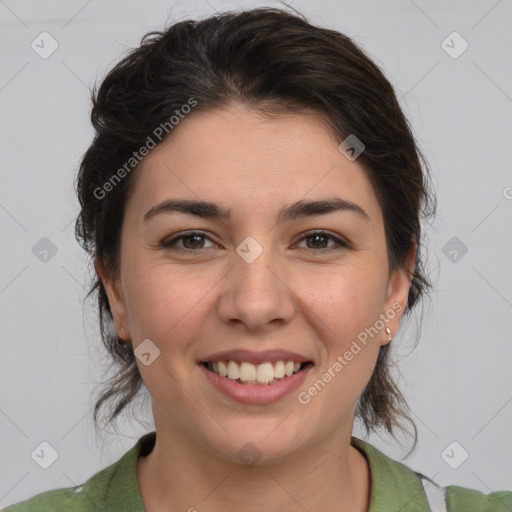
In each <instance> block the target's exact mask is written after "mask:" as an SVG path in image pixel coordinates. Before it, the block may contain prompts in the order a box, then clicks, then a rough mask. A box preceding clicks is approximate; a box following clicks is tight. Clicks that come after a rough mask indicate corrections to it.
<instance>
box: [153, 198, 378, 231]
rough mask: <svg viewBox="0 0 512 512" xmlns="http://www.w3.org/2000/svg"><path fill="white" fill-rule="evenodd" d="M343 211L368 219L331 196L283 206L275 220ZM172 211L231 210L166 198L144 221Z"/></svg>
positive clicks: (213, 213) (214, 215)
mask: <svg viewBox="0 0 512 512" xmlns="http://www.w3.org/2000/svg"><path fill="white" fill-rule="evenodd" d="M337 211H345V212H351V213H355V214H356V215H358V216H359V217H361V218H362V219H364V220H370V217H369V215H368V214H367V213H366V212H365V211H364V210H363V209H362V208H361V207H360V206H358V205H357V204H355V203H352V202H351V201H347V200H345V199H341V198H340V197H331V198H326V199H319V200H316V201H297V202H296V203H293V204H292V205H290V206H286V207H285V208H283V209H282V210H281V211H280V212H279V213H278V215H277V217H276V222H277V223H278V224H282V223H284V222H286V221H291V220H295V219H299V218H304V217H309V216H313V215H324V214H327V213H332V212H337ZM174 212H178V213H184V214H187V215H195V216H197V217H201V218H205V219H230V218H231V210H230V209H227V208H223V207H221V206H220V205H218V204H216V203H212V202H210V201H197V200H193V199H167V200H166V201H163V202H161V203H159V204H157V205H155V206H153V207H152V208H151V209H150V210H148V211H147V212H146V214H145V215H144V222H147V221H149V220H150V219H152V218H154V217H156V216H158V215H163V214H171V213H174Z"/></svg>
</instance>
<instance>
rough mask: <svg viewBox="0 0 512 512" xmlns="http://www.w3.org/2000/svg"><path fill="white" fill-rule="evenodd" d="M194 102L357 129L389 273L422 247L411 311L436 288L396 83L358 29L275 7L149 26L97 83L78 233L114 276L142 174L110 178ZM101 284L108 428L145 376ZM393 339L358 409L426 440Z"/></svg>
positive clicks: (414, 156)
mask: <svg viewBox="0 0 512 512" xmlns="http://www.w3.org/2000/svg"><path fill="white" fill-rule="evenodd" d="M191 98H193V99H194V101H196V106H195V107H194V109H193V112H195V111H199V110H203V111H204V110H211V109H214V108H218V107H222V106H225V105H227V104H228V103H230V102H232V101H238V102H241V103H242V104H245V105H247V106H249V107H251V108H255V109H258V110H260V111H262V112H263V113H267V114H268V115H271V114H272V115H278V114H279V112H285V111H287V112H294V111H295V112H300V111H301V110H305V111H311V110H313V111H316V112H318V113H320V114H321V115H322V116H324V117H326V118H327V119H328V120H329V122H330V124H331V126H332V128H333V132H334V133H335V134H337V136H339V140H340V142H341V141H342V140H344V139H345V138H346V137H347V136H348V135H350V134H352V135H355V136H356V137H357V138H358V139H360V140H361V141H362V142H363V143H364V145H365V150H364V152H363V153H362V154H361V155H360V156H359V158H358V163H359V164H360V165H361V166H363V168H364V170H365V172H366V173H367V176H368V178H369V179H370V181H371V183H372V185H373V187H374V189H375V192H376V195H377V197H378V200H379V202H380V205H381V207H382V212H383V217H384V223H385V234H386V242H387V251H388V255H389V262H390V271H394V270H397V269H403V270H404V271H407V270H406V269H405V261H406V256H407V254H408V252H409V250H410V249H411V247H412V244H414V243H415V244H417V253H416V262H415V269H414V272H413V274H412V275H411V276H410V277H411V287H410V292H409V296H408V301H407V305H406V309H405V312H406V313H409V312H410V311H411V309H412V308H413V306H414V305H415V304H416V303H417V302H418V300H419V299H420V298H421V296H422V295H423V294H424V292H425V291H426V290H427V288H428V287H429V286H430V284H429V282H428V279H427V278H426V276H425V271H424V265H423V259H422V251H421V236H420V235H421V226H420V221H421V218H422V217H423V216H426V215H429V212H431V213H433V211H434V205H433V198H432V195H431V194H430V192H429V181H428V177H429V173H428V165H427V162H426V161H425V159H424V158H423V156H422V154H421V152H420V150H419V148H418V146H417V144H416V142H415V140H414V137H413V135H412V133H411V130H410V127H409V124H408V122H407V120H406V118H405V117H404V114H403V113H402V110H401V108H400V106H399V103H398V101H397V98H396V96H395V92H394V90H393V88H392V86H391V85H390V83H389V81H388V80H387V79H386V78H385V76H384V75H383V73H382V72H381V71H380V69H379V68H378V67H377V66H376V65H375V64H374V63H373V62H372V60H370V59H369V58H368V57H367V56H366V55H365V53H364V52H363V51H362V50H361V49H360V48H359V47H358V46H357V45H356V44H355V43H354V42H353V41H352V40H351V39H350V38H348V37H347V36H345V35H343V34H341V33H339V32H337V31H334V30H328V29H325V28H320V27H317V26H313V25H311V24H310V23H308V22H307V20H306V19H305V18H304V17H303V16H302V15H300V14H298V13H297V14H293V13H289V12H287V11H284V10H281V9H275V8H259V9H254V10H248V11H242V12H228V13H223V14H220V15H215V16H211V17H208V18H206V19H203V20H201V21H195V20H186V21H181V22H179V23H176V24H174V25H172V26H170V27H169V28H167V29H166V30H164V31H162V32H151V33H148V34H146V35H145V36H144V37H143V38H142V41H141V45H140V47H138V48H135V49H133V50H130V51H129V53H128V54H127V55H126V56H125V57H124V58H123V59H122V60H121V61H120V62H119V63H118V64H117V65H116V66H115V67H114V68H113V69H111V71H110V72H109V73H108V74H107V76H106V77H105V78H104V80H103V82H102V83H101V85H100V87H99V88H97V87H95V88H94V90H93V92H92V103H93V109H92V113H91V120H92V124H93V126H94V128H95V130H96V134H95V137H94V140H93V142H92V144H91V146H90V147H89V149H88V150H87V152H86V153H85V155H84V156H83V159H82V161H81V165H80V169H79V174H78V176H77V181H76V191H77V195H78V198H79V201H80V205H81V212H80V214H79V217H78V219H77V222H76V226H75V234H76V237H77V240H78V241H79V243H80V244H81V245H82V247H83V248H84V249H85V250H86V251H88V253H89V254H90V255H91V256H92V259H94V258H97V259H98V260H99V261H101V262H102V263H103V265H104V268H105V270H106V271H107V272H108V275H109V276H112V277H114V276H117V275H118V273H119V248H120V232H121V225H122V221H123V215H124V206H125V202H126V198H127V194H128V192H129V190H130V187H132V186H133V181H134V178H133V177H134V175H135V171H134V172H130V173H122V174H123V179H121V180H118V181H117V182H116V183H114V186H112V187H109V190H108V193H107V192H105V190H106V188H105V183H106V182H107V181H109V180H111V178H112V176H113V175H114V174H115V173H116V171H117V170H118V169H120V168H122V166H123V165H125V164H126V162H127V161H129V160H130V158H131V157H132V156H133V153H134V151H137V150H138V149H139V148H140V147H142V146H144V145H145V144H146V143H147V140H148V136H150V135H151V134H152V133H154V131H155V128H156V127H158V126H162V125H163V124H164V123H166V122H167V123H168V122H169V119H170V118H171V116H173V115H176V114H177V113H178V112H177V111H181V109H182V107H183V105H186V104H188V103H189V102H190V100H191ZM193 112H192V113H191V114H190V115H194V113H193ZM168 136H172V131H169V135H168ZM162 140H165V138H162ZM124 168H125V170H126V165H125V167H124ZM125 175H126V176H125ZM99 190H101V191H102V192H101V193H99V192H98V191H99ZM96 291H97V300H98V306H99V316H100V330H101V335H102V339H103V343H104V345H105V347H106V349H107V351H108V352H109V354H110V356H111V358H112V359H113V361H114V363H115V364H116V367H117V369H118V372H117V373H116V374H115V375H114V376H113V377H111V378H110V379H109V381H108V385H107V387H106V388H105V389H104V390H103V392H102V394H101V396H100V397H99V399H98V401H97V402H96V404H95V409H94V420H95V423H96V424H97V420H98V413H99V411H100V409H101V408H102V406H103V405H106V404H107V403H110V402H112V401H113V402H114V404H113V405H112V407H111V409H110V413H109V415H108V420H109V423H111V422H113V420H114V419H115V418H116V417H117V416H118V415H119V414H120V413H121V411H123V409H125V407H126V406H127V405H128V404H129V403H130V402H132V400H133V399H134V398H135V397H136V396H137V395H138V392H139V390H140V389H141V388H142V384H143V382H142V378H141V376H140V374H139V371H138V368H137V364H136V361H135V357H134V353H133V348H132V346H131V344H128V343H125V342H123V341H121V340H119V339H118V337H117V334H116V332H115V329H114V327H113V322H112V314H111V311H110V307H109V303H108V299H107V295H106V292H105V289H104V287H103V284H102V282H101V280H100V279H99V278H98V277H97V276H95V279H94V284H93V286H92V288H91V289H90V291H89V293H88V295H87V297H89V296H90V295H91V294H92V293H93V292H96ZM390 347H391V345H390V344H388V345H385V346H383V347H381V348H380V353H379V356H378V360H377V364H376V367H375V370H374V372H373V375H372V376H371V379H370V381H369V383H368V385H367V387H366V388H365V390H364V392H363V393H362V395H361V397H360V399H359V402H358V404H357V411H356V413H357V417H358V418H359V419H360V420H361V421H362V423H363V425H364V426H365V427H366V430H367V432H368V433H369V432H370V431H372V430H376V429H377V428H378V427H384V428H385V429H386V430H387V431H388V432H389V433H390V434H392V435H394V433H393V427H394V426H398V427H400V428H401V427H402V425H401V423H400V420H401V419H402V420H403V419H406V420H407V421H409V422H410V424H412V426H413V429H414V436H413V437H414V440H415V443H416V440H417V430H416V427H415V425H414V422H413V421H412V419H411V418H410V416H409V415H408V407H407V404H406V401H405V399H404V397H403V395H402V394H401V392H400V390H399V389H398V387H397V385H396V383H395V381H394V379H393V378H392V376H391V373H390V364H391V361H390V360H389V356H390V353H389V351H390Z"/></svg>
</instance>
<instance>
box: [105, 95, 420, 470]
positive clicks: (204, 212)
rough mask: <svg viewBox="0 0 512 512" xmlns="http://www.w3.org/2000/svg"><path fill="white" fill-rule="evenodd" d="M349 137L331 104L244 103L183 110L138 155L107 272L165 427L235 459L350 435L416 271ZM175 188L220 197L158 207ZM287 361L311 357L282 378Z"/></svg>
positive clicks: (179, 193)
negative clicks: (325, 111)
mask: <svg viewBox="0 0 512 512" xmlns="http://www.w3.org/2000/svg"><path fill="white" fill-rule="evenodd" d="M338 143H339V141H337V140H336V138H335V137H334V135H333V133H332V131H331V130H330V129H329V128H328V126H327V125H326V124H325V123H324V121H323V120H322V118H321V117H320V116H319V115H316V114H310V115H308V116H306V115H298V114H293V115H289V116H282V117H278V118H274V119H270V118H268V117H264V116H262V115H261V114H260V113H258V112H256V111H251V110H248V109H246V108H245V107H243V106H241V105H235V104H233V105H231V106H230V107H229V108H226V109H223V110H215V111H208V112H195V113H193V114H191V115H190V116H189V117H188V118H185V119H184V120H182V121H181V123H180V124H179V125H178V126H177V127H175V128H174V130H173V132H172V134H171V136H170V137H169V138H168V139H167V140H166V141H165V142H163V143H162V144H161V145H160V146H157V148H155V149H153V150H151V151H150V153H149V154H148V156H147V157H146V158H145V159H144V161H143V162H142V164H141V166H140V167H139V169H137V171H136V172H137V173H138V174H137V180H136V181H135V182H134V184H133V189H132V193H131V195H130V197H129V198H128V201H127V205H126V211H125V217H124V223H123V227H122V234H121V267H120V278H119V280H117V281H115V282H112V281H108V280H106V279H104V283H105V285H106V288H107V292H108V295H109V300H110V304H111V309H112V312H113V315H114V320H115V325H116V329H117V332H118V334H119V336H120V337H121V338H123V339H125V340H131V342H132V344H133V347H134V349H135V353H136V355H137V356H138V357H137V364H138V367H139V370H140V372H141V375H142V378H143V380H144V383H145V385H146V387H147V389H148V391H149V393H150V395H151V397H152V399H153V412H154V414H155V425H156V428H157V431H159V430H160V431H165V432H166V433H168V434H169V435H171V434H172V435H174V436H175V437H176V436H178V437H180V438H181V439H182V440H183V439H186V440H188V442H192V443H194V444H195V445H196V446H198V447H199V448H200V449H201V450H202V451H203V452H204V450H206V451H207V452H210V453H211V454H215V455H218V456H220V457H222V458H225V459H229V460H233V461H236V460H242V457H243V456H245V455H251V451H254V452H257V457H262V458H263V459H264V460H267V461H270V460H274V461H277V460H279V459H282V458H283V457H286V456H292V455H297V456H298V455H299V454H300V453H301V452H302V451H303V450H304V449H307V448H313V447H316V448H318V446H319V445H320V443H326V442H327V443H328V442H329V440H332V441H333V442H334V441H339V440H340V439H344V440H346V439H347V438H349V437H350V435H351V433H352V425H353V419H354V410H355V405H356V402H357V399H358V398H359V396H360V394H361V393H362V391H363V390H364V388H365V386H366V384H367V383H368V381H369V379H370V376H371V374H372V371H373V369H374V367H375V363H376V359H377V355H378V352H379V348H380V347H381V345H384V344H386V343H387V342H388V340H389V335H388V334H387V333H386V332H385V328H386V327H389V328H390V330H391V334H392V335H394V334H395V333H396V331H397V328H398V322H399V317H400V315H401V310H402V307H403V305H404V304H405V303H406V298H407V293H408V289H409V280H408V279H407V278H406V276H405V274H404V273H402V272H397V273H394V274H392V275H390V274H389V272H388V258H387V253H386V242H385V235H384V224H383V218H382V212H381V209H380V206H379V203H378V201H377V198H376V195H375V193H374V191H373V189H372V186H371V185H370V182H369V180H368V178H367V177H366V176H365V173H364V172H363V170H362V168H361V167H360V166H359V165H358V163H357V160H355V161H349V160H348V159H347V158H346V157H345V156H344V154H343V153H342V152H340V150H339V149H338ZM171 200H174V201H175V200H181V201H183V200H186V201H198V202H208V203H211V205H212V206H210V207H208V208H204V207H203V208H197V207H196V214H195V215H194V214H190V213H186V212H185V211H177V210H174V209H172V208H171V207H170V206H168V207H167V208H166V207H160V208H158V209H155V207H156V206H157V205H161V204H165V202H166V201H171ZM316 201H331V202H332V204H334V203H335V202H336V201H337V202H338V206H339V208H331V209H330V210H329V211H322V207H321V206H322V205H317V207H315V206H312V207H309V208H307V207H305V206H304V205H306V204H308V203H310V202H316ZM213 205H215V206H213ZM293 205H294V206H293ZM301 205H302V206H301ZM324 210H325V209H324ZM217 211H219V212H221V213H222V212H224V211H226V212H229V216H222V214H221V213H219V214H217ZM148 212H153V213H148ZM318 230H322V231H325V232H326V233H324V234H321V235H318V234H317V235H315V234H314V232H315V231H318ZM190 232H194V235H191V234H190ZM187 233H188V235H187ZM180 235H183V238H178V239H176V240H175V241H174V243H171V241H172V239H174V238H176V237H179V236H180ZM186 236H188V238H187V237H186ZM166 243H167V244H168V245H167V246H166ZM412 261H413V254H412V255H411V257H410V258H409V263H410V264H412ZM98 268H99V267H98ZM99 271H100V272H101V269H100V270H99ZM141 343H143V344H142V345H141ZM139 345H140V346H139ZM230 360H232V361H234V363H228V361H230ZM278 361H283V363H284V365H283V363H280V362H278ZM288 361H292V362H293V363H301V365H300V367H301V368H302V369H301V370H299V371H298V373H296V374H294V375H292V376H286V377H282V373H283V366H284V370H286V366H288V369H289V368H290V364H289V363H288V365H287V364H286V363H287V362H288ZM208 362H209V363H215V364H210V365H207V364H205V363H208ZM306 362H308V363H307V364H302V363H306ZM222 363H224V364H225V365H226V367H227V369H228V371H229V374H228V376H226V377H223V376H221V375H217V374H215V373H213V372H212V369H215V370H217V371H218V372H222V370H223V365H222ZM297 366H299V365H295V364H294V365H293V369H294V370H295V369H296V368H297ZM208 367H209V368H208ZM237 372H238V373H237ZM240 375H241V376H242V378H243V379H245V380H246V381H247V380H248V381H250V382H251V383H250V384H244V383H241V382H240V381H239V380H238V381H237V380H235V379H236V378H237V377H238V378H240V377H239V376H240ZM230 377H231V378H230ZM255 379H256V380H255ZM271 379H275V380H276V382H275V383H268V382H269V381H270V380H271ZM256 381H257V382H256ZM260 383H261V384H260ZM164 435H165V434H164ZM249 442H250V443H252V445H254V446H252V447H251V446H250V445H246V443H249ZM246 452H247V453H246ZM252 455H255V454H254V453H253V454H252Z"/></svg>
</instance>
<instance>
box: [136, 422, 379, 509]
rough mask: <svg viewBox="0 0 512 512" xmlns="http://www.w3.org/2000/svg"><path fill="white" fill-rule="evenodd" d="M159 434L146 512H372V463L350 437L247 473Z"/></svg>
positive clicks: (147, 462) (143, 473) (146, 486)
mask: <svg viewBox="0 0 512 512" xmlns="http://www.w3.org/2000/svg"><path fill="white" fill-rule="evenodd" d="M157 432H158V435H157V438H156V443H155V447H154V448H153V450H152V452H151V453H150V454H148V455H147V456H146V457H140V458H139V459H138V462H137V480H138V484H139V489H140V492H141V496H142V500H143V502H144V506H145V509H146V511H147V512H160V511H162V512H163V511H164V510H165V511H166V512H169V511H174V510H176V511H178V510H180V511H184V510H186V511H190V512H194V511H196V509H197V510H201V512H210V511H212V512H213V511H218V510H223V511H227V512H230V511H237V512H238V511H240V510H244V511H247V512H255V511H261V510H262V507H263V506H264V507H265V511H266V512H278V511H282V510H287V511H289V512H295V511H297V512H299V511H300V512H304V510H324V511H326V512H327V511H333V512H334V511H336V512H367V511H368V507H369V496H370V473H369V468H368V463H367V461H366V458H365V457H364V456H363V455H362V454H361V453H360V452H359V451H358V450H357V449H356V448H354V447H353V446H351V445H350V433H349V434H348V435H344V436H341V435H340V434H339V433H337V434H336V439H329V440H324V442H323V443H322V444H321V445H315V446H312V447H309V448H308V449H303V450H301V451H300V452H299V451H298V452H297V453H295V454H293V455H291V456H290V457H287V458H286V460H282V461H280V462H276V463H273V464H260V463H256V464H255V465H253V466H244V465H242V464H240V463H235V462H232V461H228V460H225V459H221V458H219V457H218V456H215V455H213V454H207V453H205V450H204V448H202V447H201V446H198V445H197V443H195V444H194V443H193V440H191V439H186V438H180V439H179V441H178V437H177V434H176V432H173V433H170V434H169V435H166V434H167V432H165V431H162V430H161V429H158V430H157ZM333 447H336V448H333ZM170 506H171V507H172V508H170Z"/></svg>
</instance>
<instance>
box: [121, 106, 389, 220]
mask: <svg viewBox="0 0 512 512" xmlns="http://www.w3.org/2000/svg"><path fill="white" fill-rule="evenodd" d="M339 142H340V140H339V137H338V136H337V134H336V133H335V132H334V130H333V129H332V128H331V127H330V126H329V125H328V123H327V121H326V119H325V118H324V117H322V116H321V115H320V114H318V113H315V112H312V111H309V112H305V113H303V114H296V113H294V114H286V115H279V116H272V117H269V116H267V115H263V114H262V113H260V112H258V111H256V110H250V109H249V108H247V107H244V106H240V105H237V104H235V105H230V106H228V107H225V108H223V109H216V110H208V111H198V112H194V113H193V114H190V115H189V116H188V117H185V118H184V119H182V120H181V121H180V123H179V124H178V125H177V126H175V127H174V129H173V131H172V133H171V134H170V136H169V137H168V138H167V139H166V140H164V141H163V142H162V143H160V144H159V145H158V146H157V147H156V148H155V149H153V150H151V152H150V153H149V154H148V156H146V157H145V159H144V160H143V162H142V164H141V165H140V166H139V168H138V169H137V171H136V173H137V179H136V182H135V184H134V189H133V191H132V194H131V196H133V197H131V198H130V201H131V202H132V203H133V204H134V206H135V207H136V208H137V209H139V210H142V209H143V208H146V209H147V207H150V206H152V205H154V204H156V203H158V202H160V201H164V200H166V199H168V198H169V197H181V198H190V199H202V200H209V201H215V202H217V203H219V204H225V205H226V206H229V207H232V208H233V209H234V210H235V211H236V210H237V208H238V207H240V208H241V209H245V210H247V211H250V209H251V208H252V211H253V212H258V213H260V214H261V213H263V212H262V210H261V208H262V205H264V204H265V205H270V204H279V205H282V204H284V203H289V202H292V201H297V200H300V199H314V198H316V197H324V196H326V195H331V196H332V195H337V196H341V197H343V199H345V200H348V201H353V202H357V203H358V204H359V205H360V206H361V207H362V208H364V209H365V210H366V211H367V212H368V213H369V214H370V216H372V215H373V216H375V215H377V216H378V215H379V213H380V208H379V206H378V203H377V199H376V196H375V194H374V191H373V188H372V186H371V183H370V181H369V180H368V178H367V176H366V173H365V172H364V170H363V168H362V167H361V166H360V165H359V164H358V163H357V161H350V160H348V159H347V158H346V157H345V156H344V155H343V154H342V153H341V151H339V149H338V145H339ZM228 203H229V204H228ZM138 213H139V216H140V214H141V213H142V211H139V212H138ZM142 215H143V213H142Z"/></svg>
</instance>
